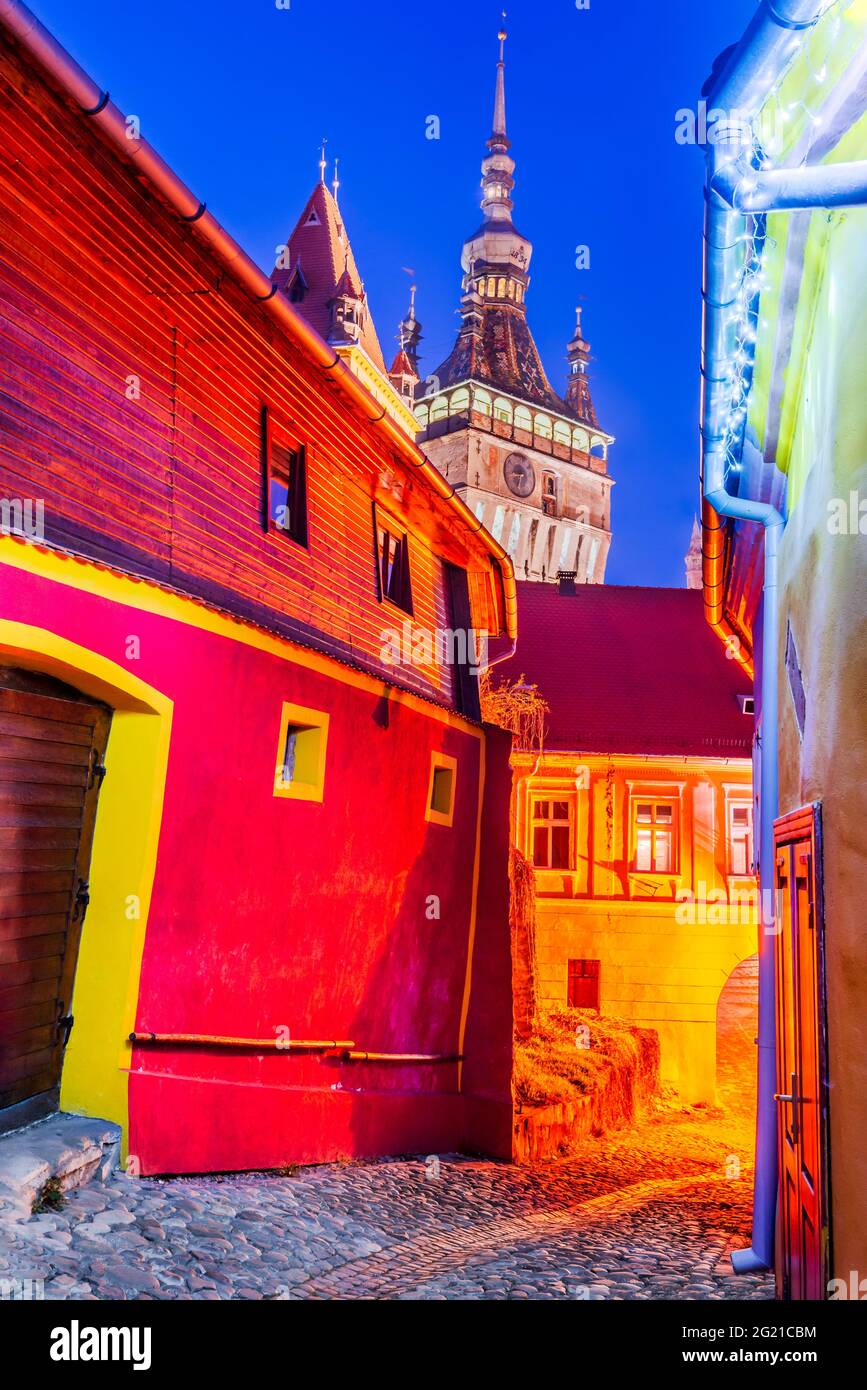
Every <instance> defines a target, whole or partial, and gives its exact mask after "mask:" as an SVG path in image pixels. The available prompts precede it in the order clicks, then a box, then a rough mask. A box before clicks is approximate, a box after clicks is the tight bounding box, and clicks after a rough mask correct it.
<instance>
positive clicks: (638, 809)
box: [632, 801, 676, 874]
mask: <svg viewBox="0 0 867 1390" xmlns="http://www.w3.org/2000/svg"><path fill="white" fill-rule="evenodd" d="M632 845H633V856H632V866H633V868H634V869H636V870H637V871H638V872H640V873H652V874H670V873H674V872H675V869H676V860H675V823H674V805H673V803H672V802H670V801H636V802H635V803H634V805H633V811H632Z"/></svg>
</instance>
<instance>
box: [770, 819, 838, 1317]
mask: <svg viewBox="0 0 867 1390" xmlns="http://www.w3.org/2000/svg"><path fill="white" fill-rule="evenodd" d="M774 849H775V863H776V888H777V914H778V915H777V938H776V978H777V1096H776V1101H777V1115H778V1122H777V1136H778V1147H779V1159H780V1193H779V1204H778V1224H777V1260H776V1268H777V1294H778V1296H779V1297H780V1298H787V1299H823V1298H824V1297H825V1296H826V1290H827V1284H828V1267H829V1261H828V1202H827V1190H826V1188H827V1178H828V1162H827V1129H828V1124H827V1121H828V1115H827V1107H828V1088H827V1064H826V1020H825V981H824V951H823V920H822V894H821V853H822V839H821V822H820V816H819V807H818V806H808V807H805V808H804V809H802V810H800V811H794V812H792V814H791V815H788V816H784V817H783V818H782V819H781V820H778V821H777V822H776V823H775V825H774Z"/></svg>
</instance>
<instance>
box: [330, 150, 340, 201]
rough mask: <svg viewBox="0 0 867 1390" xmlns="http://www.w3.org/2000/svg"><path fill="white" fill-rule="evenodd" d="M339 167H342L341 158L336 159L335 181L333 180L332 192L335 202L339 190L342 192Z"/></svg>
mask: <svg viewBox="0 0 867 1390" xmlns="http://www.w3.org/2000/svg"><path fill="white" fill-rule="evenodd" d="M339 168H340V160H339V159H335V161H334V182H333V183H332V185H331V192H332V194H333V197H334V201H335V203H336V202H337V195H338V194H339V192H340V174H339Z"/></svg>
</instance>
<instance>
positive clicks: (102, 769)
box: [87, 748, 108, 791]
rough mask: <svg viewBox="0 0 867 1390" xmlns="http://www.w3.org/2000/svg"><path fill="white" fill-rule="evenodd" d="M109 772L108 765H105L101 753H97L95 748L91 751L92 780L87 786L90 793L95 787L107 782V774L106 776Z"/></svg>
mask: <svg viewBox="0 0 867 1390" xmlns="http://www.w3.org/2000/svg"><path fill="white" fill-rule="evenodd" d="M107 771H108V769H107V768H106V765H105V763H104V762H103V760H102V758H101V757H100V756H99V753H98V752H97V750H96V749H95V748H91V750H90V780H89V781H88V784H87V788H88V791H90V789H91V788H92V787H93V786H94V785H96V786H99V787H101V786H102V784H103V781H104V780H105V774H106V772H107Z"/></svg>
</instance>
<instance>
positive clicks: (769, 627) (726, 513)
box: [701, 0, 867, 1273]
mask: <svg viewBox="0 0 867 1390" xmlns="http://www.w3.org/2000/svg"><path fill="white" fill-rule="evenodd" d="M828 7H829V6H828V4H827V3H820V0H762V4H761V7H760V9H759V11H758V13H757V15H756V17H755V19H754V20H753V21H752V23H751V24H750V26H749V28H748V29H747V31H746V33H745V35H744V37H743V39H742V40H741V42H740V44H739V45H738V47H737V49H736V50H735V52H734V54H733V55H732V57H731V59H730V61H729V63H728V65H727V67H726V69H725V71H724V73H723V75H722V80H721V84H720V85H719V86H718V87H717V88H716V89H715V90H714V92H713V93H712V96H711V97H710V98H709V102H708V104H709V105H710V104H712V105H713V107H714V108H715V109H716V110H717V111H722V112H723V113H725V114H727V115H728V116H729V117H742V116H743V115H746V116H747V117H752V116H753V115H754V114H756V113H758V112H759V111H760V110H761V107H762V105H763V103H764V101H765V99H766V98H767V96H768V94H769V92H770V90H771V88H772V87H773V85H774V82H775V80H776V79H777V78H778V76H779V75H780V74H781V73H782V72H783V71H784V70H785V69H786V68H787V66H788V65H789V63H790V62H791V60H792V58H793V57H794V56H795V54H796V53H797V52H798V50H799V49H800V47H801V45H802V43H803V40H804V33H805V32H807V31H810V30H812V29H813V28H814V27H815V25H816V24H817V23H818V22H819V21H820V20H821V18H822V16H823V14H824V13H825V10H826V9H827V8H828ZM737 125H738V121H737V120H735V122H734V127H735V134H734V136H732V135H731V134H730V136H729V143H728V144H726V143H724V142H721V143H718V144H711V145H709V147H708V151H707V157H708V178H707V188H706V193H705V198H706V211H705V236H704V285H703V300H704V332H703V345H702V426H701V432H702V496H703V549H704V550H705V562H704V565H703V573H704V582H705V605H706V611H707V615H708V618H709V620H710V621H711V623H712V624H713V626H714V627H715V628H717V629H718V630H719V631H720V632H721V633H725V632H726V631H727V630H728V629H729V624H728V623H727V620H726V618H725V614H724V604H723V586H724V574H723V565H724V545H723V538H722V535H721V527H720V524H719V520H718V519H719V518H720V517H733V518H736V519H738V520H742V521H751V522H755V523H757V524H760V525H762V526H763V527H764V533H765V546H764V586H763V594H764V601H763V623H762V663H761V665H762V670H761V707H762V708H761V730H760V759H761V764H760V766H761V772H760V807H759V814H760V825H759V884H760V890H761V910H760V914H759V921H760V939H759V1026H758V1034H759V1035H758V1077H757V1113H756V1163H755V1181H754V1191H753V1229H752V1245H751V1247H750V1249H748V1250H741V1251H736V1252H734V1253H733V1254H732V1265H733V1267H734V1269H735V1271H736V1272H737V1273H747V1272H749V1271H753V1270H761V1269H770V1268H772V1267H773V1264H774V1254H775V1251H774V1245H775V1227H776V1204H777V1108H776V1102H775V1099H774V1092H775V1090H776V987H775V974H774V972H775V947H774V936H775V932H774V921H775V914H774V910H773V909H774V903H775V881H774V879H775V875H774V820H775V819H776V816H777V813H778V801H779V786H778V762H779V677H778V650H779V625H780V616H779V607H778V602H777V566H778V554H779V542H780V537H781V535H782V532H783V529H784V525H785V522H784V519H783V516H782V514H781V513H780V512H779V511H778V510H777V508H776V507H773V506H771V505H770V504H769V503H764V502H758V501H753V500H751V499H749V498H747V497H741V496H738V495H736V494H734V493H732V492H730V491H729V490H728V487H727V484H726V476H725V470H726V444H725V439H726V423H727V417H728V414H729V408H730V405H731V389H730V384H729V380H728V374H727V370H726V369H727V365H728V360H729V358H730V356H731V353H732V350H733V348H734V338H735V335H734V333H733V330H732V322H731V317H730V314H731V310H732V309H733V306H734V304H735V300H736V291H737V285H738V282H739V279H740V275H741V271H742V269H743V252H742V251H741V250H740V247H741V245H742V243H743V241H744V239H745V233H746V231H747V220H746V219H747V217H749V216H760V215H762V214H763V213H766V212H770V211H789V210H793V209H795V208H804V209H808V208H817V207H839V206H851V205H857V204H863V203H864V202H867V164H864V163H861V164H848V165H846V164H843V165H820V166H808V167H805V168H802V169H797V170H794V169H793V170H787V169H776V170H771V171H762V170H754V169H753V168H752V167H751V156H752V146H751V144H750V145H749V146H748V147H745V145H744V143H743V135H742V134H741V137H740V142H739V141H738V138H737V129H736V128H737ZM733 146H734V152H733ZM744 153H746V154H747V159H746V160H745V161H744V160H740V159H739V158H738V155H743V154H744ZM736 166H739V167H736Z"/></svg>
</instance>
